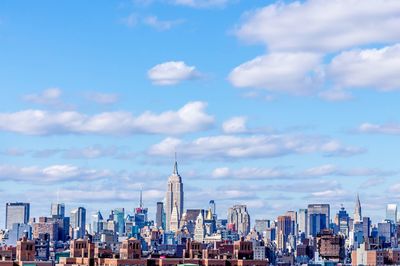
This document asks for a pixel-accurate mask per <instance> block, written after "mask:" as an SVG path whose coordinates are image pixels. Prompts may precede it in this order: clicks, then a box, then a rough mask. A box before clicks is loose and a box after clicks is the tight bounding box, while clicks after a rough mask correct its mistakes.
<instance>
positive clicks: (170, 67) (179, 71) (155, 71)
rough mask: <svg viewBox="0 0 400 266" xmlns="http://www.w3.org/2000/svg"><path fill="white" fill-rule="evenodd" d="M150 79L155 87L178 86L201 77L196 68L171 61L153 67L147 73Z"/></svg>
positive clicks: (181, 62)
mask: <svg viewBox="0 0 400 266" xmlns="http://www.w3.org/2000/svg"><path fill="white" fill-rule="evenodd" d="M147 75H148V78H149V79H150V80H151V81H152V82H153V84H155V85H160V86H168V85H176V84H179V83H181V82H183V81H186V80H193V79H197V78H199V77H200V73H199V72H198V71H197V70H196V67H194V66H188V65H186V63H185V62H183V61H169V62H165V63H162V64H158V65H156V66H154V67H152V68H151V69H150V70H149V71H148V72H147Z"/></svg>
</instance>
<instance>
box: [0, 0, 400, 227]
mask: <svg viewBox="0 0 400 266" xmlns="http://www.w3.org/2000/svg"><path fill="white" fill-rule="evenodd" d="M350 5H351V6H352V7H351V8H350V7H349V6H350ZM321 14H325V15H324V16H321ZM398 23H400V3H399V2H398V1H394V0H392V1H385V4H383V1H378V0H367V1H365V0H363V1H361V0H352V1H351V2H349V1H344V0H335V1H329V2H326V1H322V0H312V1H302V2H291V1H283V2H282V1H280V2H275V1H256V0H254V1H253V0H250V1H243V0H242V1H240V0H236V1H229V0H153V1H152V0H137V1H97V2H96V3H94V2H90V1H86V2H82V1H59V2H57V3H55V2H54V1H40V2H33V1H30V2H26V1H24V2H23V1H1V3H0V51H1V52H0V88H1V96H2V97H1V98H0V182H1V187H0V191H1V194H0V204H1V205H2V206H5V202H7V201H30V202H31V203H32V213H33V215H34V216H39V215H47V214H48V212H49V209H50V202H52V201H56V200H57V197H58V198H59V199H60V201H62V202H65V203H66V205H67V209H71V208H73V207H77V206H80V205H82V206H85V207H86V208H88V210H89V211H90V212H91V211H95V210H97V209H100V210H102V211H105V212H108V210H109V209H110V208H114V207H125V208H126V209H127V210H128V211H132V210H133V208H134V207H135V206H136V205H137V201H138V198H139V189H140V187H142V186H143V190H144V200H145V205H146V206H148V207H149V208H150V211H153V210H154V207H155V203H156V202H157V201H159V200H162V199H163V197H164V192H165V187H166V181H167V178H168V175H169V174H170V173H171V171H172V165H173V160H174V152H175V151H176V152H177V153H178V160H179V168H180V173H181V175H182V177H183V180H184V186H185V193H186V201H185V207H187V208H197V207H203V208H205V207H207V204H208V201H209V200H210V199H214V200H215V201H216V203H217V209H218V213H219V215H220V216H225V215H226V210H227V208H228V207H229V206H231V205H233V204H235V203H246V204H248V205H249V209H250V214H251V215H252V217H254V218H270V219H273V218H275V217H276V216H277V215H280V214H282V213H284V212H286V211H287V210H293V209H294V210H295V209H299V208H303V207H305V206H306V205H307V204H309V203H315V202H321V203H325V202H326V203H330V204H331V205H332V210H333V212H332V216H333V214H334V213H335V212H336V210H337V209H338V208H339V207H340V204H344V206H345V207H346V208H347V209H348V211H349V212H350V213H352V212H353V208H354V199H355V195H356V193H357V192H358V193H360V198H361V203H362V205H363V207H364V208H363V211H364V214H365V215H369V216H371V217H372V218H373V219H375V222H377V221H379V220H381V219H382V218H383V217H384V212H385V206H386V204H388V203H397V202H398V201H399V196H398V192H400V183H399V182H398V176H399V169H398V150H399V148H400V147H399V146H400V142H399V135H400V122H399V118H398V114H399V111H400V110H399V109H400V107H399V104H398V103H399V100H400V97H399V93H398V90H399V89H400V80H399V75H398V72H399V70H400V44H398V43H400V30H399V29H398V27H397V26H398V25H399V24H398ZM2 208H4V207H2ZM3 213H4V212H3ZM2 217H3V215H1V216H0V224H4V221H3V220H2Z"/></svg>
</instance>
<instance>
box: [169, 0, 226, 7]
mask: <svg viewBox="0 0 400 266" xmlns="http://www.w3.org/2000/svg"><path fill="white" fill-rule="evenodd" d="M171 2H172V3H173V4H175V5H181V6H188V7H194V8H210V7H224V6H225V5H226V4H228V3H229V2H233V1H232V0H171Z"/></svg>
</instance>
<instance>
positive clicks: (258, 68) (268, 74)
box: [228, 53, 322, 95]
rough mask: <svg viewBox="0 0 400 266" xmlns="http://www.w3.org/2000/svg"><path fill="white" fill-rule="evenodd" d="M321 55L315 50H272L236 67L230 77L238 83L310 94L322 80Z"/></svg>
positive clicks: (237, 84) (277, 90)
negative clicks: (300, 51) (313, 51)
mask: <svg viewBox="0 0 400 266" xmlns="http://www.w3.org/2000/svg"><path fill="white" fill-rule="evenodd" d="M320 58H321V56H320V55H319V54H315V53H271V54H267V55H264V56H259V57H257V58H255V59H253V60H251V61H248V62H245V63H243V64H241V65H240V66H238V67H236V68H235V69H233V70H232V72H231V73H230V74H229V77H228V79H229V81H230V82H231V83H232V84H233V85H234V86H235V87H250V88H262V89H266V90H269V91H274V92H286V93H289V94H294V95H302V94H307V93H310V92H312V91H314V90H315V89H316V87H317V86H318V84H319V83H320V80H321V75H322V73H321V71H320V67H319V65H320V63H321V62H320V60H321V59H320Z"/></svg>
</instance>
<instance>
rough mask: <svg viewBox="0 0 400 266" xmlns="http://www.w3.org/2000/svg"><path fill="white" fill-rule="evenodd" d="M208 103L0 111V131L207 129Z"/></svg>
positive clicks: (160, 131)
mask: <svg viewBox="0 0 400 266" xmlns="http://www.w3.org/2000/svg"><path fill="white" fill-rule="evenodd" d="M206 106H207V104H206V103H204V102H189V103H187V104H186V105H184V106H183V107H182V108H180V109H179V110H177V111H166V112H163V113H160V114H154V113H152V112H149V111H148V112H145V113H143V114H141V115H139V116H133V115H132V114H131V113H129V112H105V113H100V114H95V115H86V114H81V113H78V112H73V111H69V112H48V111H42V110H24V111H20V112H15V113H0V130H2V131H10V132H16V133H21V134H27V135H55V134H102V135H130V134H139V133H143V134H145V133H150V134H182V133H188V132H195V131H200V130H204V129H207V128H209V127H210V126H212V125H213V123H214V118H213V117H212V116H210V115H208V114H207V113H205V108H206Z"/></svg>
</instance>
